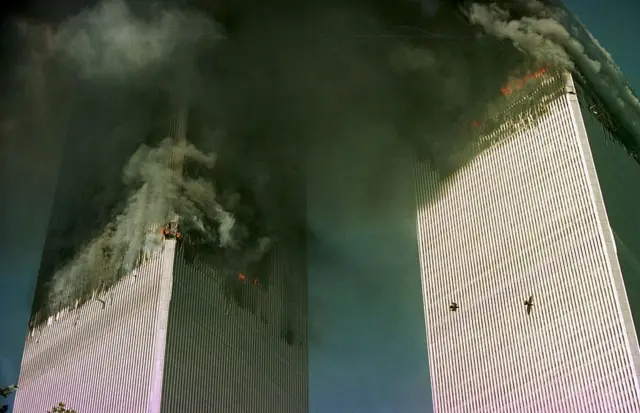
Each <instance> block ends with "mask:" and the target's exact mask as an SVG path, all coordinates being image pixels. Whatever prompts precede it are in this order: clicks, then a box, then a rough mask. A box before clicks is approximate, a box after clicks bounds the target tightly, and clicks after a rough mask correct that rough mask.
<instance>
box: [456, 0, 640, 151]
mask: <svg viewBox="0 0 640 413" xmlns="http://www.w3.org/2000/svg"><path fill="white" fill-rule="evenodd" d="M468 16H469V20H470V21H471V22H472V23H474V24H477V25H479V26H481V27H483V29H484V30H486V32H487V33H489V34H491V35H493V36H496V37H498V38H501V39H507V40H509V41H511V42H512V43H513V45H514V46H515V47H516V48H518V49H519V50H521V51H522V52H524V53H525V54H527V55H528V56H531V57H532V58H534V59H535V61H537V62H539V63H540V64H551V65H553V66H557V67H559V68H562V69H568V70H571V71H573V72H574V73H576V74H579V75H580V76H583V77H584V78H586V80H587V81H588V83H589V84H590V86H591V87H592V88H594V89H595V92H596V93H597V94H598V95H599V98H600V99H602V100H603V101H604V103H605V104H606V105H607V107H608V110H610V111H612V112H613V113H614V114H615V115H616V116H617V117H618V118H619V119H620V121H621V122H622V123H623V124H624V125H625V127H627V128H630V129H631V130H632V131H633V133H634V134H635V136H636V137H637V136H640V101H639V100H638V97H637V96H636V95H635V94H634V93H633V91H632V90H631V88H630V87H629V85H628V83H627V82H626V81H625V79H624V77H623V75H622V73H621V71H620V69H619V68H618V66H617V65H616V64H615V62H614V61H613V59H612V57H611V55H610V54H609V53H608V52H607V51H606V50H604V49H603V48H602V46H601V45H600V44H599V42H598V41H597V40H596V39H595V38H594V37H593V35H592V34H591V33H590V32H589V31H588V30H587V28H586V27H585V26H584V25H583V24H582V23H580V21H579V20H578V19H577V18H576V17H574V16H572V15H571V14H570V13H569V12H568V11H567V10H565V9H564V8H562V7H561V5H560V4H557V5H549V6H547V5H545V4H543V2H541V1H539V0H523V1H513V2H506V3H505V4H496V3H490V4H477V3H474V4H472V5H471V6H470V8H469V12H468ZM636 139H637V138H636ZM636 145H638V142H637V141H636Z"/></svg>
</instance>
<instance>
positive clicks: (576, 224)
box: [15, 71, 640, 413]
mask: <svg viewBox="0 0 640 413" xmlns="http://www.w3.org/2000/svg"><path fill="white" fill-rule="evenodd" d="M578 80H579V79H577V78H576V79H574V77H573V76H572V75H570V74H568V73H563V72H551V71H549V72H544V71H543V72H538V73H536V74H535V75H533V76H528V77H527V79H525V80H522V81H520V82H518V85H519V86H518V88H516V89H518V90H515V89H514V90H512V89H511V88H505V89H504V90H503V93H504V94H505V97H504V98H505V99H506V103H507V104H506V105H505V108H506V109H505V111H504V113H501V114H500V115H499V116H497V117H496V118H494V119H486V120H485V121H484V122H474V126H475V132H471V133H473V134H475V135H476V138H477V139H475V140H474V142H475V144H474V145H475V146H474V147H473V148H471V149H472V151H473V154H474V156H473V157H470V158H467V159H471V160H469V161H467V162H466V163H464V165H463V166H462V167H461V168H460V169H459V170H457V171H455V173H454V174H452V175H448V176H446V177H444V176H441V175H440V174H439V173H438V172H437V171H436V170H434V169H433V168H432V166H431V165H429V164H426V163H423V162H420V161H416V164H415V182H416V199H417V211H416V228H417V242H418V251H419V254H418V256H419V257H418V258H419V263H420V272H421V277H422V285H423V297H424V307H425V320H426V329H427V344H428V350H429V352H428V357H429V367H430V376H431V386H432V394H433V406H424V411H425V412H428V411H432V410H433V411H436V412H461V413H469V412H492V413H493V412H509V413H512V412H544V413H548V412H562V413H564V412H640V384H639V377H638V374H639V373H640V350H639V347H638V335H637V332H638V328H637V327H638V322H639V320H640V312H639V309H640V308H638V306H639V305H640V303H639V302H638V300H640V287H639V286H640V281H638V280H640V237H639V234H640V214H639V213H638V211H639V210H640V191H639V190H638V188H639V186H638V182H640V164H639V163H638V153H637V149H638V147H639V146H640V144H639V143H638V142H637V137H633V136H631V135H629V134H627V133H626V132H625V129H624V127H622V125H621V124H620V123H619V122H617V121H616V120H615V117H613V116H610V115H611V114H609V113H608V112H607V110H606V107H605V106H604V105H602V104H601V102H600V101H599V99H598V96H597V94H594V93H592V92H591V91H590V89H589V87H588V85H587V84H586V83H585V82H582V81H580V82H578ZM177 114H179V116H176V117H174V118H172V123H171V125H172V136H174V137H175V138H176V139H179V140H180V139H184V136H185V133H186V132H185V131H186V119H187V115H186V113H185V112H184V110H182V111H178V112H177ZM173 164H174V166H175V167H176V168H180V165H181V160H180V159H174V160H173ZM183 252H184V248H183V247H181V246H180V245H179V244H177V241H176V240H175V239H171V237H167V238H166V239H165V240H164V241H163V246H162V249H161V250H160V251H158V252H157V253H156V254H155V255H154V256H153V257H152V258H151V259H149V260H147V261H145V262H143V263H142V264H141V265H140V267H139V268H137V269H135V270H134V271H133V273H131V274H128V275H127V276H125V277H124V278H123V279H122V280H121V281H120V282H119V283H117V284H116V285H115V286H113V287H112V288H111V289H110V290H108V291H106V292H104V293H101V294H97V295H96V296H95V297H94V299H92V300H89V301H87V302H86V303H85V304H83V305H82V306H80V307H79V308H76V309H73V310H67V311H63V312H61V313H59V314H58V315H53V316H52V317H50V318H49V320H48V322H47V323H45V324H46V325H43V326H42V327H40V328H39V329H37V330H36V331H33V332H32V333H31V334H30V335H29V337H28V338H27V343H26V347H25V352H24V358H23V362H22V371H21V375H20V380H19V390H18V393H17V399H16V405H15V411H16V412H17V413H22V412H25V413H26V412H29V413H31V412H44V411H46V409H48V408H50V407H51V406H52V405H53V404H55V403H57V402H58V401H65V402H67V403H68V404H69V405H70V406H72V407H73V408H75V409H77V411H78V412H80V413H88V412H91V413H101V412H125V411H126V412H132V413H138V412H152V413H156V412H182V411H185V412H225V413H227V412H229V413H231V412H249V413H252V412H265V413H268V412H278V413H287V412H296V413H298V412H306V411H308V401H307V385H308V384H307V383H308V381H307V380H308V379H307V377H308V372H307V344H306V317H307V309H306V294H307V292H306V282H305V280H306V277H303V276H300V275H301V274H306V252H305V246H304V243H300V242H298V243H292V244H291V245H288V244H286V243H281V244H276V245H275V246H274V248H273V249H272V250H271V251H270V253H269V256H268V262H269V265H268V271H269V272H270V287H269V289H268V290H261V289H257V290H256V289H254V288H253V287H254V285H252V284H251V283H247V282H245V281H246V275H244V274H240V275H239V278H238V283H240V284H239V286H238V288H239V290H238V291H239V292H240V293H241V294H250V295H251V297H252V299H253V300H254V302H255V303H257V304H256V305H255V308H257V310H255V311H247V310H246V308H243V307H241V306H234V305H230V304H229V300H228V298H227V297H226V296H225V294H223V290H224V288H223V287H222V286H221V285H220V280H221V279H222V278H224V277H219V276H218V272H219V269H218V268H217V267H216V266H215V265H208V264H207V263H206V261H198V260H196V261H194V262H195V264H194V263H190V262H191V261H186V260H185V259H184V255H183ZM293 273H296V276H295V277H294V276H291V275H292V274H293ZM416 276H418V274H416ZM243 277H244V278H243ZM285 291H286V293H284V292H285ZM292 298H293V299H292ZM285 302H286V306H285ZM292 303H294V304H292ZM285 308H286V309H285ZM283 312H286V313H287V314H283ZM294 315H295V317H294ZM285 316H287V317H288V318H287V317H285ZM292 317H293V318H292ZM285 318H287V319H288V320H289V321H288V324H289V325H290V327H287V328H286V329H284V330H283V325H282V324H283V323H282V320H283V319H285ZM634 322H635V324H634ZM283 331H284V333H283ZM294 332H295V334H294ZM425 357H427V354H425ZM371 362H372V363H375V362H376V361H375V360H372V361H371ZM424 391H427V389H425V390H424ZM398 413H402V412H398Z"/></svg>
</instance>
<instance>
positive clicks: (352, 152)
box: [42, 0, 638, 308]
mask: <svg viewBox="0 0 640 413" xmlns="http://www.w3.org/2000/svg"><path fill="white" fill-rule="evenodd" d="M576 27H578V26H577V25H575V24H572V23H571V22H570V20H569V17H568V16H567V14H566V13H565V12H562V11H561V9H559V8H557V7H555V8H554V7H551V6H549V5H546V4H543V3H541V2H539V1H513V2H500V3H488V2H476V3H469V4H462V2H446V1H435V0H434V1H426V0H424V1H411V0H407V1H406V2H392V1H386V0H379V1H374V0H371V1H364V0H361V1H356V0H352V1H348V2H345V1H342V2H337V1H336V2H321V1H308V2H304V4H295V3H292V2H288V1H285V0H279V1H273V2H268V3H267V2H259V1H255V2H254V1H245V2H226V1H218V2H213V3H211V4H207V5H204V4H200V3H198V2H189V1H186V0H185V1H182V2H179V1H177V0H176V1H174V2H169V3H167V4H159V3H155V4H153V5H151V6H148V7H147V6H140V4H135V5H130V4H127V3H125V2H122V1H115V2H113V1H111V2H104V3H100V4H99V5H97V6H96V7H94V8H90V9H87V10H85V11H82V12H81V13H79V14H78V13H76V14H75V15H73V16H71V17H69V18H67V19H66V20H64V21H63V22H62V23H61V24H60V25H59V26H58V27H57V28H56V30H55V35H53V39H54V40H53V46H52V47H51V49H52V50H53V53H54V55H55V64H54V65H53V68H52V69H51V70H50V73H49V76H50V77H52V78H56V79H58V82H59V83H61V84H63V85H67V86H69V87H68V88H67V89H68V90H70V92H67V95H66V100H65V104H64V106H65V107H66V108H68V113H69V115H68V117H67V118H66V119H67V123H68V124H67V125H65V126H64V129H65V131H66V134H67V135H68V138H67V150H66V152H67V154H66V159H65V165H66V166H65V168H66V169H65V170H63V172H62V175H63V176H62V177H61V180H60V182H61V184H60V187H59V188H58V197H57V201H56V203H57V205H56V209H55V211H54V216H55V217H56V218H54V220H53V221H52V228H53V230H52V233H53V235H50V239H49V241H48V246H47V251H48V252H45V261H46V262H48V264H46V263H45V264H43V269H42V271H44V272H49V273H52V274H57V275H55V277H54V279H53V281H52V282H51V283H50V286H51V292H50V294H49V298H50V299H51V300H52V303H53V304H52V307H55V308H57V307H60V306H62V305H66V304H69V303H71V302H72V301H73V300H74V299H75V298H74V297H76V298H77V296H78V294H85V293H86V291H87V290H90V289H91V288H97V287H96V286H97V285H98V284H100V282H102V281H105V280H107V283H109V282H112V281H113V280H110V279H109V277H112V276H113V274H114V272H113V269H114V266H117V265H116V264H115V263H116V261H117V262H120V263H124V264H122V267H121V270H123V271H124V270H125V269H127V268H130V267H131V266H132V265H134V264H135V262H136V260H137V259H139V257H140V253H141V252H142V255H144V253H145V252H147V253H148V252H150V251H152V250H153V248H155V247H156V245H157V239H156V238H154V237H156V236H157V233H154V235H153V236H151V235H149V233H148V229H149V227H150V226H153V224H154V223H155V224H157V223H158V222H163V221H166V220H167V219H169V218H170V217H171V214H173V213H177V214H180V215H181V216H182V217H183V218H184V219H185V227H186V230H185V231H186V233H187V234H188V235H189V236H190V237H192V239H197V240H198V242H201V243H204V244H206V245H208V246H210V247H211V248H210V249H211V250H212V251H214V252H215V253H219V254H223V255H225V254H226V255H228V256H232V257H233V259H234V260H239V261H252V260H256V259H258V257H259V256H260V254H261V253H262V252H264V251H265V249H266V248H268V245H269V244H270V242H269V240H271V239H273V238H278V236H280V235H282V234H284V233H286V232H288V231H289V230H290V229H291V228H295V227H300V228H304V229H306V230H308V231H311V232H313V233H314V234H312V235H315V238H314V237H310V239H311V240H315V241H312V242H317V244H318V245H321V246H322V248H326V251H331V252H332V254H333V255H341V251H339V250H340V248H341V246H340V245H339V243H335V242H334V241H335V240H332V239H331V237H330V236H326V234H327V231H326V229H325V228H314V227H313V226H312V227H311V228H307V226H308V225H307V220H306V205H304V202H301V201H300V196H299V193H300V191H302V190H304V187H305V185H307V184H309V185H313V186H314V188H315V189H314V191H316V193H322V194H324V196H320V197H318V201H317V204H316V205H315V206H314V208H316V209H322V208H323V207H329V204H334V205H336V204H337V205H343V204H344V205H347V204H349V202H350V204H349V205H351V206H350V207H348V208H352V210H349V211H347V212H346V213H345V214H343V215H342V216H341V217H335V219H334V221H333V222H332V224H333V225H337V226H348V225H349V222H350V220H351V219H352V218H353V217H354V216H356V215H357V216H358V217H359V219H360V220H361V221H364V222H369V223H372V225H373V224H374V223H376V222H379V221H381V220H385V219H386V217H387V213H388V210H389V209H390V208H393V206H392V205H391V203H392V201H393V199H394V197H393V195H392V194H393V193H394V190H395V188H396V187H397V186H398V183H397V181H396V179H397V176H398V175H397V174H391V173H388V171H390V170H395V169H396V168H397V167H398V164H399V163H400V160H403V162H404V160H405V159H406V156H407V154H408V155H409V158H410V157H411V156H414V155H415V156H418V157H420V158H422V159H426V160H428V161H429V162H430V163H431V164H432V166H433V168H434V169H436V170H438V171H440V172H441V175H442V177H443V180H444V179H446V177H447V176H449V175H450V174H452V173H455V172H456V170H457V169H458V168H460V167H461V166H462V165H463V164H464V162H466V161H468V160H469V158H468V157H467V158H464V157H463V158H461V157H456V156H453V155H455V154H456V153H458V152H460V151H461V150H463V149H465V148H467V147H469V146H472V145H473V143H474V140H473V139H474V136H475V135H474V133H472V131H473V129H472V127H471V124H472V122H473V121H474V120H476V119H484V118H486V117H489V116H492V115H495V114H496V113H498V112H500V110H501V109H502V108H504V107H505V106H506V105H507V103H508V102H506V101H505V99H504V96H503V95H502V94H501V93H500V87H501V86H503V85H504V83H505V82H506V81H507V79H509V78H510V77H511V76H516V77H517V76H521V75H523V74H524V73H526V72H527V71H529V70H531V69H533V68H537V67H539V66H540V65H551V66H555V67H560V68H568V69H571V70H574V71H576V72H578V73H581V74H584V75H585V76H586V77H588V78H589V79H590V80H592V81H593V82H594V84H596V85H599V86H600V87H599V90H605V89H607V90H608V89H610V91H609V94H608V95H607V96H609V98H608V99H609V100H608V101H607V103H609V104H610V105H612V106H613V107H618V108H620V110H621V111H622V110H623V109H625V110H626V109H628V108H633V107H634V105H637V104H638V103H637V99H635V97H634V96H633V94H632V93H631V92H630V91H629V89H628V87H627V86H626V85H624V84H623V80H622V76H621V74H620V71H619V69H617V67H616V66H615V65H614V64H613V63H612V61H611V59H610V57H609V56H607V55H606V54H605V53H604V52H602V51H600V52H599V53H600V54H593V53H592V51H593V50H594V48H595V49H599V46H598V45H597V44H595V46H593V43H594V42H593V41H592V40H589V39H587V41H585V39H584V37H585V36H578V35H576V33H577V32H580V33H583V34H584V33H587V34H588V32H586V30H585V29H584V28H582V27H581V26H580V27H578V28H576ZM587 37H588V36H587ZM590 44H592V45H590ZM600 55H604V58H602V56H600ZM598 82H599V83H598ZM71 90H72V91H73V92H71ZM634 99H635V100H634ZM158 102H164V103H158ZM167 102H176V105H178V104H183V105H186V106H188V107H189V114H190V118H189V132H188V133H187V135H188V137H189V142H190V143H191V144H192V145H193V146H189V147H188V148H189V149H186V148H187V147H185V149H184V154H185V156H187V157H188V158H192V162H191V165H190V166H188V167H187V170H188V173H187V174H186V175H185V176H186V177H185V178H179V177H178V176H177V175H176V174H175V173H174V172H173V171H172V170H171V169H170V168H168V167H167V166H166V165H167V164H166V163H163V162H165V161H166V159H167V156H168V153H169V152H171V150H176V148H173V149H172V146H171V145H170V144H169V141H163V139H164V138H166V136H164V135H163V133H164V132H165V131H164V129H163V128H165V125H166V120H167V119H168V117H166V116H164V117H163V116H159V115H158V113H159V111H158V106H162V105H166V104H167ZM49 104H50V105H53V104H54V102H53V100H50V101H49ZM616 105H617V106H616ZM160 112H161V111H160ZM71 113H73V115H71ZM61 129H62V127H61ZM211 131H215V133H212V132H211ZM196 148H197V149H196ZM205 153H206V154H215V157H216V158H217V161H216V164H215V166H214V167H212V168H210V166H212V165H211V163H210V160H211V158H210V157H207V156H208V155H207V156H205V155H203V154H205ZM211 156H213V155H211ZM107 159H108V161H107ZM162 165H164V166H162ZM123 170H124V178H125V179H124V182H123V180H122V174H123ZM194 171H195V173H194ZM345 174H346V175H349V176H359V177H360V178H361V179H360V180H359V182H360V184H359V185H358V186H357V187H349V188H347V187H342V186H341V185H346V184H342V182H343V181H344V182H347V181H348V180H347V179H342V178H341V176H342V177H344V176H345ZM65 179H66V180H67V181H68V182H71V183H66V184H64V183H62V182H64V181H65ZM407 179H410V177H408V178H407ZM323 203H326V204H323ZM354 205H355V206H354ZM83 211H84V212H83ZM88 211H91V212H88ZM323 237H324V238H323ZM78 246H84V247H82V248H81V249H78ZM337 250H338V251H337ZM228 251H231V252H232V253H229V252H228ZM333 255H332V256H333ZM118 265H120V264H118ZM94 266H97V267H100V268H104V269H105V270H104V271H102V272H100V271H96V272H95V273H92V272H91V271H88V269H89V268H92V267H94ZM116 273H119V272H116ZM87 274H97V275H94V276H91V277H88V275H87ZM71 285H77V286H78V287H77V288H68V286H71ZM368 285H374V287H369V288H374V289H375V282H372V283H368Z"/></svg>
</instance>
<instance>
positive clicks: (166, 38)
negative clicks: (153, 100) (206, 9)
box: [54, 0, 219, 79]
mask: <svg viewBox="0 0 640 413" xmlns="http://www.w3.org/2000/svg"><path fill="white" fill-rule="evenodd" d="M218 36H219V33H218V31H217V28H216V27H215V25H214V24H213V21H212V20H210V19H206V18H205V17H204V16H202V15H200V14H193V13H184V12H180V11H178V10H175V9H174V10H162V9H161V10H158V11H157V12H155V13H154V14H153V16H152V18H151V19H146V20H145V19H143V18H141V17H139V16H135V15H134V14H133V13H132V12H131V10H130V8H129V7H128V6H127V4H126V3H125V2H124V1H123V0H112V1H108V2H104V3H101V4H99V5H98V6H97V7H95V8H93V9H88V10H85V11H83V12H81V13H80V14H78V15H77V16H74V17H72V18H71V19H69V20H68V21H67V22H65V24H64V25H63V26H62V27H61V28H60V29H59V30H58V33H57V36H56V39H55V48H54V50H55V51H57V52H58V53H60V54H62V55H63V56H64V57H66V58H67V59H69V60H70V61H71V62H72V63H73V64H74V65H76V70H77V73H79V74H80V75H81V76H85V77H88V78H93V79H96V78H113V77H125V76H139V75H140V72H141V71H147V70H148V69H149V68H151V67H157V66H159V65H163V64H166V63H167V59H169V58H170V57H171V56H173V55H174V54H175V52H176V50H177V49H184V48H189V47H190V46H191V45H193V44H195V43H196V42H197V41H198V40H199V39H201V38H203V37H204V38H207V39H208V40H209V41H214V40H215V38H216V37H218Z"/></svg>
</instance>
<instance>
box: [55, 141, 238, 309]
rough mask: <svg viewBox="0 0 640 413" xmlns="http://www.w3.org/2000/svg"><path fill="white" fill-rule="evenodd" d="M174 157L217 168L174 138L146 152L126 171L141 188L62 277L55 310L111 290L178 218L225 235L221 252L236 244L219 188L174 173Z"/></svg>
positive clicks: (128, 180)
mask: <svg viewBox="0 0 640 413" xmlns="http://www.w3.org/2000/svg"><path fill="white" fill-rule="evenodd" d="M174 156H178V157H182V158H184V159H185V160H191V161H194V162H197V163H198V164H201V165H203V166H205V167H206V168H212V167H213V165H214V161H215V158H214V156H213V155H212V154H204V153H202V152H200V151H198V150H197V149H195V148H194V147H193V146H192V145H187V144H179V143H175V141H174V140H173V139H172V138H167V139H165V140H163V141H162V142H161V144H160V146H159V147H157V148H150V147H148V146H146V145H143V146H142V147H140V148H139V149H138V150H137V151H136V152H135V153H134V154H133V156H132V157H131V159H130V160H129V162H128V164H127V165H126V167H125V169H124V173H123V177H124V181H125V183H127V184H129V185H131V186H133V187H134V188H135V190H134V191H133V193H132V195H131V196H130V197H129V198H128V200H127V202H126V204H125V207H124V211H123V212H122V213H121V214H119V215H118V216H117V217H116V218H115V219H114V220H113V221H112V222H110V223H108V224H107V226H106V228H105V230H104V231H103V232H102V233H101V234H100V235H99V236H98V237H97V238H96V239H94V240H93V241H91V242H90V243H89V244H88V245H87V246H86V247H85V248H82V249H81V250H80V251H79V252H78V254H77V256H76V258H74V259H73V260H72V261H71V262H70V263H68V264H67V265H65V266H64V267H63V268H62V269H60V270H59V271H58V272H56V274H55V275H54V277H53V281H52V286H51V292H50V297H49V303H50V306H51V310H52V311H55V310H57V309H60V308H62V307H65V306H68V305H70V304H71V303H72V302H73V300H76V299H78V298H79V297H83V296H86V295H88V294H90V293H91V292H92V291H94V290H96V289H98V288H104V287H108V286H109V285H111V284H113V283H114V282H115V281H117V279H118V276H119V275H121V274H123V273H126V272H129V271H131V270H132V269H133V268H134V267H135V266H136V265H137V264H138V263H139V262H140V260H141V259H145V258H147V257H149V256H151V254H153V253H154V252H155V251H156V250H157V249H158V248H159V247H160V246H161V245H162V243H161V241H162V234H161V232H160V231H161V229H162V227H159V223H168V222H170V221H171V220H172V219H173V217H174V215H175V214H179V215H180V216H182V217H184V221H185V226H189V225H190V224H191V226H192V227H194V228H197V229H199V230H200V231H201V235H202V236H204V237H207V238H209V239H211V240H214V238H215V234H216V233H217V234H219V244H220V246H221V247H227V246H231V245H232V244H233V243H234V241H235V240H234V238H233V235H232V230H233V227H234V219H233V215H232V214H231V213H230V212H228V211H226V210H225V209H224V208H223V207H222V206H221V205H220V204H218V203H217V202H216V194H215V191H214V188H213V185H212V184H211V183H210V182H206V181H203V180H201V179H190V178H187V177H184V176H183V174H182V173H181V172H180V171H176V170H174V169H173V168H172V167H171V163H170V161H171V159H172V157H174ZM211 221H214V222H216V221H217V222H219V228H218V231H213V230H211V229H208V228H206V227H205V226H204V224H202V223H203V222H211ZM194 223H198V224H194Z"/></svg>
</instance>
